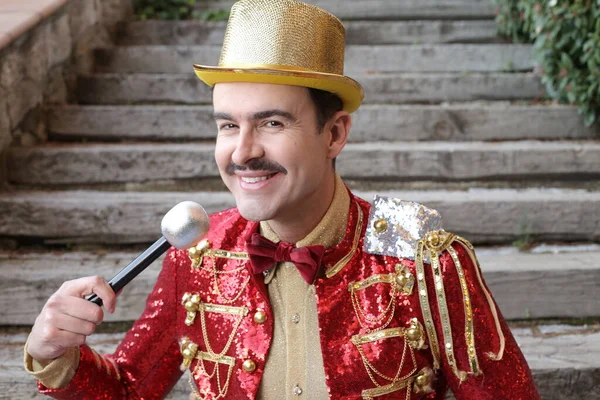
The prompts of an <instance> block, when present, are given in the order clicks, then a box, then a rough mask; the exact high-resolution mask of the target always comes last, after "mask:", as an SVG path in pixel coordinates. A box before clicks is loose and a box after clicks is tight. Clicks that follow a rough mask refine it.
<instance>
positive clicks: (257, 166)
mask: <svg viewBox="0 0 600 400" xmlns="http://www.w3.org/2000/svg"><path fill="white" fill-rule="evenodd" d="M246 170H250V171H267V172H281V173H283V174H287V169H285V168H284V167H283V165H281V164H279V163H276V162H274V161H270V160H266V159H264V158H253V159H252V160H250V161H248V162H247V163H246V165H239V164H236V163H234V162H230V163H229V165H227V168H225V172H226V173H227V174H228V175H233V174H234V172H235V171H246Z"/></svg>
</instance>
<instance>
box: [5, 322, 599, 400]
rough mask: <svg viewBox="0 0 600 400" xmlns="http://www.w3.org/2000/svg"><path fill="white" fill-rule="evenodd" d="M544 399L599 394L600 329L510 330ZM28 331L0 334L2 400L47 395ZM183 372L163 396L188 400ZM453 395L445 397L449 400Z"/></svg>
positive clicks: (103, 338)
mask: <svg viewBox="0 0 600 400" xmlns="http://www.w3.org/2000/svg"><path fill="white" fill-rule="evenodd" d="M512 332H513V335H514V336H515V338H516V340H517V342H518V343H519V345H520V347H521V350H522V351H523V354H524V355H525V358H526V360H527V362H528V363H529V366H530V367H531V369H532V372H533V376H534V379H535V382H536V384H537V386H538V389H539V392H540V395H541V397H542V398H543V399H544V400H580V399H597V398H600V362H599V361H598V360H600V328H599V327H598V325H591V326H589V327H585V326H569V325H539V326H534V327H533V328H519V327H513V328H512ZM27 334H28V333H27V332H25V331H24V330H23V331H20V332H16V333H15V332H12V331H8V332H6V333H4V332H0V391H1V392H2V395H0V396H3V397H1V398H2V399H6V400H17V399H18V400H21V399H37V400H42V399H46V397H44V396H41V395H40V394H38V393H37V390H36V384H35V380H34V379H33V378H32V377H30V376H29V375H28V374H27V372H25V370H24V369H23V365H22V359H23V346H24V345H25V341H26V340H27ZM123 335H124V334H123V333H110V334H109V333H98V334H94V335H92V336H90V338H89V340H88V343H89V344H90V345H91V346H92V347H93V348H94V349H96V350H97V351H98V352H100V353H112V352H113V351H114V350H115V348H116V347H117V345H118V344H119V343H120V341H121V340H122V338H123ZM187 379H188V377H187V374H185V375H184V376H183V377H182V378H181V379H180V380H179V382H178V383H177V385H176V386H175V388H174V389H173V391H172V392H171V393H170V394H169V396H168V397H167V399H170V400H189V395H190V392H191V389H190V386H189V385H188V382H187ZM451 398H453V397H452V396H448V399H451Z"/></svg>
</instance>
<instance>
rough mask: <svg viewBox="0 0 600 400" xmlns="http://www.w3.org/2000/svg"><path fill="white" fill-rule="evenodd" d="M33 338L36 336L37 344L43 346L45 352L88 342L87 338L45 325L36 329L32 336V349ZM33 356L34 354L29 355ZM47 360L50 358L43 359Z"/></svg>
mask: <svg viewBox="0 0 600 400" xmlns="http://www.w3.org/2000/svg"><path fill="white" fill-rule="evenodd" d="M32 336H35V343H38V342H39V344H40V345H42V347H43V350H44V351H46V350H49V348H66V347H74V346H79V345H81V344H83V343H85V341H86V336H85V335H82V334H79V333H74V332H69V331H65V330H61V329H58V328H56V327H54V326H49V325H45V326H43V327H40V328H39V329H34V330H33V331H32V333H31V335H30V348H32V347H33V346H31V345H33V344H34V341H33V340H31V339H32V338H31V337H32ZM29 354H31V355H32V356H33V355H34V354H33V353H29ZM42 358H43V359H46V358H48V357H42Z"/></svg>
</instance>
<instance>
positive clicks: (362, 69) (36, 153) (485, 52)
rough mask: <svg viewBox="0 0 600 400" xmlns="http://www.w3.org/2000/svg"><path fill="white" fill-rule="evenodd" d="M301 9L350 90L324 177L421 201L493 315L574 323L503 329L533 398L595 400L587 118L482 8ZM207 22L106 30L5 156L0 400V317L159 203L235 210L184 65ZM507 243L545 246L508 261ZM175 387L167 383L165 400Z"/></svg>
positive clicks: (42, 292)
mask: <svg viewBox="0 0 600 400" xmlns="http://www.w3.org/2000/svg"><path fill="white" fill-rule="evenodd" d="M311 2H312V3H314V4H317V5H319V6H321V7H323V8H325V9H328V10H330V11H332V12H333V13H335V14H336V15H338V16H340V17H341V18H342V19H343V20H344V23H345V25H346V27H347V44H348V48H347V59H346V74H347V75H350V76H351V77H353V78H355V79H357V80H358V81H360V82H361V83H362V84H363V85H364V88H365V102H364V105H363V106H362V107H361V108H360V109H359V110H358V111H357V112H356V114H355V116H354V125H353V128H352V131H351V135H350V140H351V143H349V144H348V146H347V148H346V149H345V150H344V152H343V153H342V156H341V157H339V159H338V163H337V166H338V171H339V172H340V174H341V175H342V176H343V177H344V178H345V180H346V181H347V183H348V184H349V186H350V187H351V188H352V189H353V190H354V191H355V192H357V193H358V194H359V195H361V196H362V197H364V198H366V199H369V200H370V199H371V198H372V197H373V195H374V194H376V193H377V194H381V195H388V196H394V197H400V198H403V199H406V200H414V201H419V202H422V203H425V204H426V205H428V206H430V207H433V208H436V209H438V210H439V211H440V212H441V213H442V216H443V217H444V226H445V228H446V229H447V230H448V231H452V232H456V233H459V234H461V235H462V236H465V237H466V238H468V239H469V240H471V241H472V242H473V243H475V244H477V249H478V254H479V256H480V259H481V261H482V265H483V269H484V274H485V276H486V279H487V281H488V283H489V285H490V287H491V289H492V291H493V292H494V294H495V297H496V299H497V301H498V303H499V305H500V307H501V309H502V311H503V313H504V315H505V316H506V317H507V318H510V319H527V320H529V319H532V320H541V319H550V318H559V319H561V320H563V319H574V318H578V319H584V320H585V321H587V322H589V323H590V324H589V325H587V326H578V327H573V328H572V327H566V326H562V325H561V326H558V327H556V326H554V325H551V326H550V327H549V326H548V325H545V322H544V321H533V322H530V323H531V324H532V325H531V326H533V328H520V327H515V334H516V335H517V337H518V338H519V341H520V343H521V344H522V345H523V349H524V352H525V354H526V356H527V358H528V360H529V362H530V363H531V365H532V368H533V369H534V373H535V375H536V379H537V382H538V385H539V386H540V390H541V392H542V393H543V398H544V399H579V398H583V397H585V398H590V399H591V398H600V381H599V379H600V378H599V376H600V361H598V359H599V358H600V357H598V356H599V355H600V345H599V344H600V338H599V336H598V332H600V326H599V325H598V324H597V322H594V321H595V320H594V318H597V317H599V316H600V301H599V300H600V298H599V297H600V296H599V294H598V293H599V292H600V291H599V290H598V289H599V288H600V262H599V261H598V257H599V256H600V245H598V244H597V243H598V242H600V217H599V216H600V132H598V128H597V127H593V128H585V127H584V126H583V122H582V119H581V118H580V116H579V115H578V114H577V111H576V109H574V108H572V107H570V106H562V105H555V104H550V102H548V101H547V100H545V93H544V89H543V86H542V85H541V84H540V82H539V79H538V78H537V77H536V75H535V73H534V72H533V68H534V63H533V60H532V57H531V48H530V46H527V45H516V44H510V43H506V42H503V41H502V40H501V39H499V38H497V37H496V35H495V24H494V21H493V8H492V6H491V5H490V3H489V2H488V1H487V0H485V1H480V0H446V1H443V2H441V1H439V0H437V1H434V0H427V1H425V0H421V1H419V2H410V1H407V0H402V1H398V0H369V1H366V0H352V1H339V0H313V1H311ZM232 3H233V2H231V1H222V0H218V1H213V0H208V1H206V2H205V7H207V8H209V9H224V8H226V7H228V6H230V5H231V4H232ZM224 28H225V23H224V22H197V21H185V22H166V21H144V22H131V23H127V24H124V25H123V26H122V27H121V34H120V35H119V37H118V40H119V42H118V45H117V46H116V47H115V48H112V49H106V50H102V51H98V52H97V54H96V59H95V65H96V70H95V73H94V74H92V75H90V76H81V77H80V78H79V82H78V88H77V101H76V102H73V103H72V104H69V105H60V106H49V107H48V108H47V113H46V120H45V122H46V129H47V134H48V142H47V143H44V144H42V145H35V146H30V147H16V146H15V147H12V148H11V149H10V151H9V154H8V159H7V179H8V183H9V185H10V186H9V190H8V191H5V192H3V193H0V246H2V247H3V248H5V249H6V250H5V251H2V252H0V277H1V279H0V288H1V289H2V290H1V291H0V305H1V307H0V325H3V326H5V328H2V329H0V343H2V344H3V345H2V348H3V350H2V352H0V362H3V361H2V360H7V359H10V361H9V362H6V363H4V364H5V368H0V387H4V386H6V387H7V388H11V389H10V390H6V391H0V399H3V398H7V399H13V398H14V399H22V398H37V395H35V393H34V391H35V388H34V386H33V382H32V381H30V380H28V378H27V377H26V376H24V374H23V372H22V370H21V369H20V364H19V363H18V362H16V361H15V360H14V359H13V356H14V357H20V354H19V351H18V348H19V346H21V345H22V343H23V342H24V338H25V336H24V333H23V332H24V331H23V330H19V329H16V328H6V327H8V326H28V325H31V324H32V323H33V321H34V319H35V316H36V315H37V313H38V312H39V310H40V309H41V308H42V306H43V304H44V303H45V301H46V299H47V298H48V296H50V294H52V293H53V292H54V291H55V290H56V289H57V288H58V286H60V283H61V282H62V281H64V280H67V279H72V278H75V277H80V276H85V275H90V274H99V275H102V276H105V277H107V278H109V277H111V276H112V275H113V274H114V273H116V272H117V271H118V270H119V269H120V268H121V267H123V266H124V265H125V264H127V262H129V261H130V260H131V259H133V257H135V255H137V253H138V252H139V251H140V250H141V249H143V248H144V246H146V245H147V244H148V243H150V242H152V241H154V240H155V239H156V238H157V237H158V235H159V222H160V219H161V218H162V216H163V215H164V213H165V212H166V211H167V210H168V209H170V208H171V207H172V206H173V205H174V204H176V203H177V202H179V201H182V200H194V201H197V202H199V203H200V204H202V205H203V206H204V207H205V208H206V209H207V211H209V212H214V211H218V210H220V209H223V208H226V207H230V206H232V205H233V204H234V202H233V198H232V197H231V196H230V195H229V194H228V193H227V192H226V191H225V187H224V186H223V184H222V183H221V182H220V178H219V177H218V171H217V169H216V166H215V164H214V161H213V149H214V145H213V142H214V138H215V131H216V129H215V126H214V122H213V121H212V117H211V112H212V107H211V106H210V102H211V99H210V91H209V90H208V89H207V88H206V87H204V86H203V84H202V83H201V82H200V81H199V80H198V79H197V78H196V77H195V76H194V74H193V71H192V67H191V66H192V64H193V63H204V64H214V63H216V61H217V59H218V55H219V51H220V45H221V42H222V37H223V33H224ZM515 241H517V242H519V243H521V245H524V246H528V245H529V243H530V242H546V243H547V244H545V245H542V246H538V247H536V248H534V250H533V251H531V252H527V253H522V252H519V251H518V250H517V249H516V248H515V247H513V246H511V244H512V243H513V242H515ZM158 268H159V266H158V265H155V266H154V267H152V268H151V269H149V270H148V271H146V272H145V273H144V274H142V275H141V276H140V277H139V278H138V279H136V281H134V282H133V283H132V284H131V285H130V286H128V288H127V289H126V290H125V291H124V292H123V294H122V295H121V296H120V300H119V305H120V308H119V310H118V312H117V313H116V314H114V315H111V316H109V318H108V321H112V322H119V321H131V320H133V319H135V318H136V317H137V316H138V315H139V313H140V312H141V310H142V308H143V302H144V299H145V296H146V295H147V293H148V292H149V291H150V289H151V287H152V284H153V281H154V279H155V278H156V275H157V274H158ZM15 329H16V330H15ZM25 330H26V329H25ZM15 332H16V333H15ZM119 337H120V334H116V335H112V336H111V335H109V336H107V337H105V336H101V335H99V336H98V337H97V338H95V339H92V341H93V342H94V343H99V344H100V345H102V344H103V343H104V344H106V343H108V344H110V346H112V345H113V344H114V342H115V340H117V339H118V338H119ZM5 345H6V346H5ZM110 346H109V347H107V349H110ZM24 382H26V383H27V384H25V383H24ZM186 393H189V389H188V388H187V386H186V385H179V386H178V389H177V390H176V392H175V393H174V394H173V395H172V398H177V399H180V398H185V397H186ZM3 396H8V397H3ZM594 396H595V397H594Z"/></svg>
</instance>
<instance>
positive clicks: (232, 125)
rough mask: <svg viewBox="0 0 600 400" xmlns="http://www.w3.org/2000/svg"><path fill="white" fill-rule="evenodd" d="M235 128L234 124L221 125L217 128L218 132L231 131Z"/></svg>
mask: <svg viewBox="0 0 600 400" xmlns="http://www.w3.org/2000/svg"><path fill="white" fill-rule="evenodd" d="M233 128H235V125H234V124H223V125H221V126H220V127H219V129H220V130H226V129H233Z"/></svg>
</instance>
